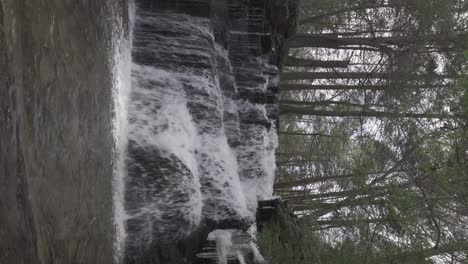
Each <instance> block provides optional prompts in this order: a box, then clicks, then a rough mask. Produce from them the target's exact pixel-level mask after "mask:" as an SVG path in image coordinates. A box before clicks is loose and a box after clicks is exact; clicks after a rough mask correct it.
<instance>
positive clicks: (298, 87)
mask: <svg viewBox="0 0 468 264" xmlns="http://www.w3.org/2000/svg"><path fill="white" fill-rule="evenodd" d="M444 87H448V86H447V85H404V86H402V87H396V86H393V85H311V84H289V83H283V84H281V85H280V90H281V91H306V90H366V91H385V90H392V89H394V90H396V89H407V88H408V89H436V88H444Z"/></svg>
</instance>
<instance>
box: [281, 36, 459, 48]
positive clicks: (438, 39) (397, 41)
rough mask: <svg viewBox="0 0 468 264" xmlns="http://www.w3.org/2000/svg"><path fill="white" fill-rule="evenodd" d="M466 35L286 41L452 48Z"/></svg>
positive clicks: (294, 39) (306, 44)
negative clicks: (430, 45) (418, 45)
mask: <svg viewBox="0 0 468 264" xmlns="http://www.w3.org/2000/svg"><path fill="white" fill-rule="evenodd" d="M466 35H467V33H460V34H454V35H450V36H447V35H444V34H434V35H427V36H389V37H340V36H339V33H337V34H336V35H330V34H328V35H323V34H302V33H299V34H296V35H294V36H293V37H291V38H290V39H289V40H288V46H289V47H290V48H301V47H302V48H303V47H321V48H333V47H335V48H336V47H344V46H368V47H375V48H380V47H382V46H398V47H404V46H409V45H414V44H423V45H426V46H428V45H429V44H431V43H432V44H437V45H440V46H443V47H447V46H452V45H453V44H454V43H455V44H457V43H459V42H460V43H461V42H463V41H464V40H465V38H466Z"/></svg>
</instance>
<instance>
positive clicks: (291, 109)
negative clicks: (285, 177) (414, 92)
mask: <svg viewBox="0 0 468 264" xmlns="http://www.w3.org/2000/svg"><path fill="white" fill-rule="evenodd" d="M284 114H300V115H313V116H336V117H382V118H428V119H460V118H462V116H459V115H450V114H428V113H421V114H419V113H395V112H377V111H327V110H315V109H310V108H307V107H297V106H290V105H283V106H282V107H281V109H280V115H284Z"/></svg>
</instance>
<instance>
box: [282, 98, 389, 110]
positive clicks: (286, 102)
mask: <svg viewBox="0 0 468 264" xmlns="http://www.w3.org/2000/svg"><path fill="white" fill-rule="evenodd" d="M279 105H280V108H281V107H282V106H283V105H306V106H312V107H315V106H331V105H341V106H347V107H359V108H362V109H366V108H368V107H369V106H377V107H383V106H382V105H375V104H369V105H363V104H355V103H350V102H346V101H316V102H309V101H294V100H281V101H279Z"/></svg>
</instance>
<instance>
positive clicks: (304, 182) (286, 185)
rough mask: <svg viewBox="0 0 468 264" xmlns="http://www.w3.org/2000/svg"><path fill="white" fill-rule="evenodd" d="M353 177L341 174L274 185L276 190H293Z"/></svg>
mask: <svg viewBox="0 0 468 264" xmlns="http://www.w3.org/2000/svg"><path fill="white" fill-rule="evenodd" d="M350 177H353V174H340V175H332V176H322V177H310V178H306V179H302V180H295V181H289V182H280V183H276V184H275V185H274V188H275V189H280V188H291V187H300V186H304V185H307V184H312V183H317V182H324V181H335V180H339V179H346V178H350Z"/></svg>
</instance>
